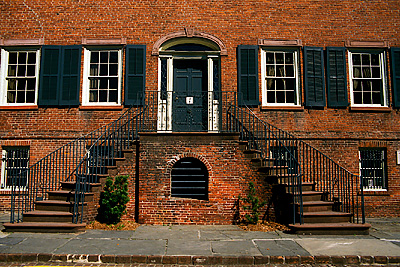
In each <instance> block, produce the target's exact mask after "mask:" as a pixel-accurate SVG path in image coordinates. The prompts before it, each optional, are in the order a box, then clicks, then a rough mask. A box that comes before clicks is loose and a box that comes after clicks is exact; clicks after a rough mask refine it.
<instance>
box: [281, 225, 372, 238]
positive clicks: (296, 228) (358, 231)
mask: <svg viewBox="0 0 400 267" xmlns="http://www.w3.org/2000/svg"><path fill="white" fill-rule="evenodd" d="M288 227H289V229H290V232H291V233H293V234H299V235H303V234H304V235H368V234H369V228H370V227H371V225H370V224H368V223H365V224H357V223H349V222H347V223H304V224H289V225H288Z"/></svg>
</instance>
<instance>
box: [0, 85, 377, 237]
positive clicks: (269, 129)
mask: <svg viewBox="0 0 400 267" xmlns="http://www.w3.org/2000/svg"><path fill="white" fill-rule="evenodd" d="M148 93H149V94H150V97H149V96H146V99H147V98H149V100H145V101H144V102H145V103H150V104H146V105H144V107H143V108H131V109H129V110H127V111H125V112H124V113H123V114H122V115H121V117H120V118H119V119H117V120H115V121H114V122H112V123H110V124H108V125H106V126H104V127H102V128H100V129H98V130H96V131H94V132H91V133H89V134H87V135H85V136H83V137H80V138H78V139H76V140H74V141H72V142H71V143H69V144H66V145H65V146H63V147H61V148H59V149H57V150H56V151H54V152H52V153H50V154H49V155H48V156H46V157H45V158H43V159H42V160H40V161H39V162H37V163H35V164H34V165H32V166H31V167H30V168H29V171H28V172H27V173H23V174H21V175H23V176H24V177H25V176H26V177H27V178H28V179H27V180H28V186H27V187H26V188H23V190H22V189H21V188H18V187H17V186H14V187H13V188H12V190H11V203H12V210H11V218H10V223H7V224H4V226H5V228H6V231H35V232H39V231H43V232H79V231H84V227H85V222H88V221H89V220H92V219H94V215H95V214H96V210H95V209H94V206H95V205H96V203H98V199H99V194H100V190H101V188H102V185H104V182H105V178H106V177H107V176H109V175H114V174H115V171H114V170H115V168H116V166H117V164H118V162H119V161H122V160H124V158H125V156H126V155H125V153H131V152H132V146H133V145H134V140H137V138H138V132H156V131H157V129H158V127H159V126H158V125H157V123H158V116H157V110H158V106H157V103H158V102H157V101H156V100H157V99H160V96H159V95H158V93H159V92H155V93H154V92H148ZM220 93H221V95H220V96H219V99H220V102H219V103H220V105H221V106H220V107H219V108H218V110H219V111H218V112H220V113H218V114H220V115H218V117H219V119H220V121H219V125H218V129H219V131H220V132H226V133H239V134H240V140H241V142H240V144H239V145H240V147H241V149H242V150H243V152H244V153H245V155H247V157H248V158H249V159H250V160H251V161H252V162H253V163H254V164H256V165H257V166H258V171H259V172H262V173H263V174H264V177H265V180H266V181H268V182H269V183H271V184H273V185H274V188H273V191H274V192H273V197H274V198H275V200H274V201H275V205H274V208H275V212H276V217H277V219H278V220H279V222H282V223H285V224H287V225H288V226H289V228H290V229H291V232H292V233H296V234H367V233H368V229H369V227H370V225H369V224H366V223H365V214H364V202H363V201H364V196H363V190H362V187H361V186H360V183H359V181H360V177H359V176H357V175H354V174H352V173H350V172H349V171H347V170H346V169H344V168H343V167H341V166H339V165H338V164H337V163H335V162H334V161H333V160H332V159H330V158H329V157H327V156H326V155H324V154H323V153H321V152H320V151H318V150H317V149H315V148H314V147H312V146H310V145H309V144H307V143H305V142H303V141H302V140H300V139H298V138H296V137H294V136H292V135H291V134H289V133H287V132H285V131H282V130H280V129H278V128H276V127H274V126H272V125H270V124H268V123H267V122H265V121H263V120H261V119H259V118H258V117H257V116H256V114H254V113H253V111H252V110H250V109H249V108H247V107H238V105H237V104H235V103H233V102H232V101H236V99H237V98H236V96H235V95H230V94H228V93H229V92H228V93H227V94H226V95H225V96H224V95H223V94H222V92H220ZM230 93H232V92H230ZM228 96H230V97H228ZM232 96H233V97H232ZM151 103H152V104H153V106H151ZM154 103H155V104H156V105H154ZM166 125H167V124H166ZM12 184H15V185H17V184H18V182H15V181H14V182H13V183H12Z"/></svg>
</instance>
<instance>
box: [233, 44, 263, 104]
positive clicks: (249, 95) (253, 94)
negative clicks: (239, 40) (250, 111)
mask: <svg viewBox="0 0 400 267" xmlns="http://www.w3.org/2000/svg"><path fill="white" fill-rule="evenodd" d="M237 62H238V67H237V68H238V93H239V95H238V97H239V104H241V105H243V104H245V105H249V106H257V105H259V104H260V102H259V92H258V46H256V45H239V46H238V48H237Z"/></svg>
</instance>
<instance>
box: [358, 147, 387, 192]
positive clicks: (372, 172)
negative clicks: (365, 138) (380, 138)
mask: <svg viewBox="0 0 400 267" xmlns="http://www.w3.org/2000/svg"><path fill="white" fill-rule="evenodd" d="M359 156H360V179H361V182H362V186H363V189H364V190H367V191H386V190H387V181H386V149H384V148H360V153H359Z"/></svg>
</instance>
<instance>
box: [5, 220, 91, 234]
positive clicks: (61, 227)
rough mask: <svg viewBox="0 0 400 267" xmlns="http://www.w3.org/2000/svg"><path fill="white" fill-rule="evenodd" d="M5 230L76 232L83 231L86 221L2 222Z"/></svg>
mask: <svg viewBox="0 0 400 267" xmlns="http://www.w3.org/2000/svg"><path fill="white" fill-rule="evenodd" d="M3 226H4V227H5V231H6V232H43V233H62V232H64V233H76V232H84V231H85V227H86V223H62V222H21V223H4V224H3Z"/></svg>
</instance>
